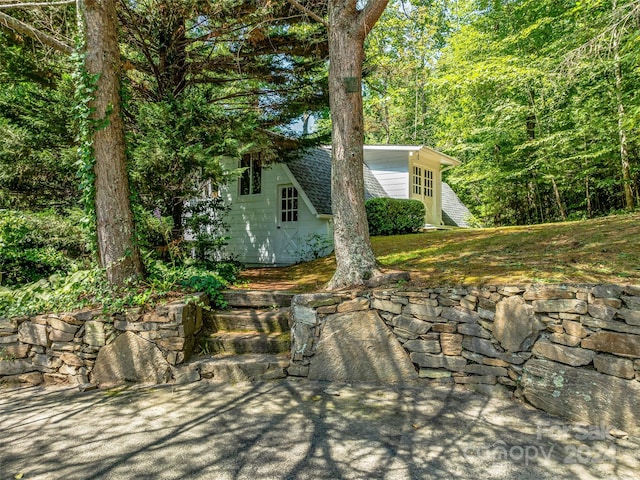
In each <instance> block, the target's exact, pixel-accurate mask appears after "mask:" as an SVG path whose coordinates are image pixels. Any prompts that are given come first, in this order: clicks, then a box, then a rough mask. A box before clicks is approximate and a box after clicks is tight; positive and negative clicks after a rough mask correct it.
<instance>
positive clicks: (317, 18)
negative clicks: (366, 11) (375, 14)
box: [287, 0, 388, 28]
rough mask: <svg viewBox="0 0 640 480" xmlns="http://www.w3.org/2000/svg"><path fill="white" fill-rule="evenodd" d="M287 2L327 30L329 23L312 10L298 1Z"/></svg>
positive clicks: (289, 0)
mask: <svg viewBox="0 0 640 480" xmlns="http://www.w3.org/2000/svg"><path fill="white" fill-rule="evenodd" d="M287 1H288V2H289V3H290V4H291V5H293V6H294V7H295V8H297V9H298V10H300V11H301V12H304V13H305V14H307V15H308V16H309V17H310V18H312V19H314V20H315V21H316V22H319V23H321V24H322V25H324V26H325V27H327V28H329V23H327V21H326V20H325V19H324V18H322V17H321V16H320V15H318V14H317V13H315V12H314V11H313V10H311V9H309V8H307V7H305V6H304V5H302V4H301V3H300V2H298V0H287ZM386 1H388V0H386ZM385 5H386V3H385Z"/></svg>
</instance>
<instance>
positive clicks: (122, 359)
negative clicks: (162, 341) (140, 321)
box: [91, 332, 171, 386]
mask: <svg viewBox="0 0 640 480" xmlns="http://www.w3.org/2000/svg"><path fill="white" fill-rule="evenodd" d="M170 375H171V373H170V365H169V363H167V361H166V360H165V358H164V356H163V355H162V352H161V351H160V349H159V348H158V347H157V346H155V345H154V344H153V343H151V342H149V341H147V340H144V339H142V338H141V337H139V336H138V335H136V334H134V333H132V332H125V333H123V334H121V335H119V336H118V338H116V339H115V340H114V341H113V342H112V343H110V344H109V345H107V346H106V347H102V348H101V349H100V352H99V353H98V358H97V359H96V364H95V367H94V368H93V371H92V374H91V381H92V383H98V384H99V385H100V386H106V385H114V384H120V383H124V382H136V383H163V382H166V381H168V380H169V378H170Z"/></svg>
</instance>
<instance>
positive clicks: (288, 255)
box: [220, 145, 470, 266]
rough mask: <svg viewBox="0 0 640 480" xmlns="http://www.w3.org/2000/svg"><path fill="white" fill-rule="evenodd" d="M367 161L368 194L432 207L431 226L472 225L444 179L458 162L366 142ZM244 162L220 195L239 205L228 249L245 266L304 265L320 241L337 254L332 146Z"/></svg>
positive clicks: (232, 217)
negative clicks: (293, 156)
mask: <svg viewBox="0 0 640 480" xmlns="http://www.w3.org/2000/svg"><path fill="white" fill-rule="evenodd" d="M364 161H365V165H364V179H365V199H369V198H374V197H392V198H414V199H418V200H420V201H422V202H423V203H424V204H425V207H426V211H427V214H426V217H425V224H431V225H444V224H447V225H453V226H460V227H466V226H468V225H467V224H466V222H465V217H466V216H468V215H470V214H469V211H468V210H467V208H466V207H465V206H464V205H463V204H462V203H461V202H460V200H459V199H458V197H457V196H456V195H455V193H454V192H453V191H452V190H451V189H450V188H449V186H448V185H446V184H445V183H443V182H442V172H443V171H444V170H445V169H447V168H450V167H453V166H456V165H458V164H459V162H458V160H456V159H454V158H451V157H449V156H448V155H445V154H443V153H440V152H438V151H436V150H433V149H431V148H428V147H424V146H401V145H366V146H365V147H364ZM233 167H236V165H234V166H233ZM237 167H243V168H246V170H245V171H244V173H243V174H242V176H241V177H240V178H239V179H238V180H236V181H234V182H231V183H230V184H228V185H227V186H225V187H223V189H222V190H221V192H220V193H221V195H223V196H224V197H225V199H226V200H227V202H229V204H230V205H231V211H230V212H229V214H228V216H227V223H228V225H229V230H228V236H229V237H230V240H229V244H228V245H227V247H226V249H227V252H228V253H230V254H232V255H234V256H235V257H237V258H238V259H239V260H240V261H241V262H243V263H244V264H245V265H263V266H284V265H291V264H294V263H297V262H299V261H301V260H302V259H304V258H305V257H306V256H307V255H308V254H309V249H310V244H313V245H315V246H318V245H320V244H321V243H323V242H322V241H320V240H323V241H324V243H325V245H324V247H325V249H326V251H325V252H323V253H329V251H330V249H331V248H330V244H331V243H332V239H333V225H332V215H331V151H330V149H329V148H313V149H309V150H306V151H305V152H303V153H302V154H301V155H300V156H299V157H298V158H296V159H295V160H290V161H287V162H286V163H271V164H269V165H262V163H261V161H260V154H259V153H253V154H247V155H245V156H244V157H243V158H242V160H241V161H240V165H237ZM327 246H329V248H326V247H327Z"/></svg>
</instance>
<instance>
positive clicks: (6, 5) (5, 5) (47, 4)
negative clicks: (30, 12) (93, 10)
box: [0, 0, 76, 9]
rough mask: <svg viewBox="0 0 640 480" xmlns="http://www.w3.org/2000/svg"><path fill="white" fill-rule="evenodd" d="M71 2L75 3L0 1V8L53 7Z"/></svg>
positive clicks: (72, 0)
mask: <svg viewBox="0 0 640 480" xmlns="http://www.w3.org/2000/svg"><path fill="white" fill-rule="evenodd" d="M72 3H76V0H61V1H56V2H24V3H6V2H0V9H3V8H31V7H55V6H56V5H70V4H72Z"/></svg>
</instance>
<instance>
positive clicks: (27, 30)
mask: <svg viewBox="0 0 640 480" xmlns="http://www.w3.org/2000/svg"><path fill="white" fill-rule="evenodd" d="M0 26H4V27H6V28H8V29H10V30H13V31H14V32H18V33H21V34H23V35H27V36H29V37H31V38H33V39H35V40H37V41H38V42H40V43H42V44H43V45H47V46H49V47H51V48H54V49H56V50H59V51H61V52H63V53H67V54H72V53H73V48H72V47H70V46H69V45H67V44H66V43H64V42H61V41H60V40H58V39H57V38H55V37H52V36H51V35H48V34H46V33H44V32H41V31H40V30H38V29H36V28H33V27H32V26H31V25H28V24H26V23H24V22H21V21H20V20H16V19H15V18H13V17H11V16H9V15H6V14H4V13H2V12H0Z"/></svg>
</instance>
